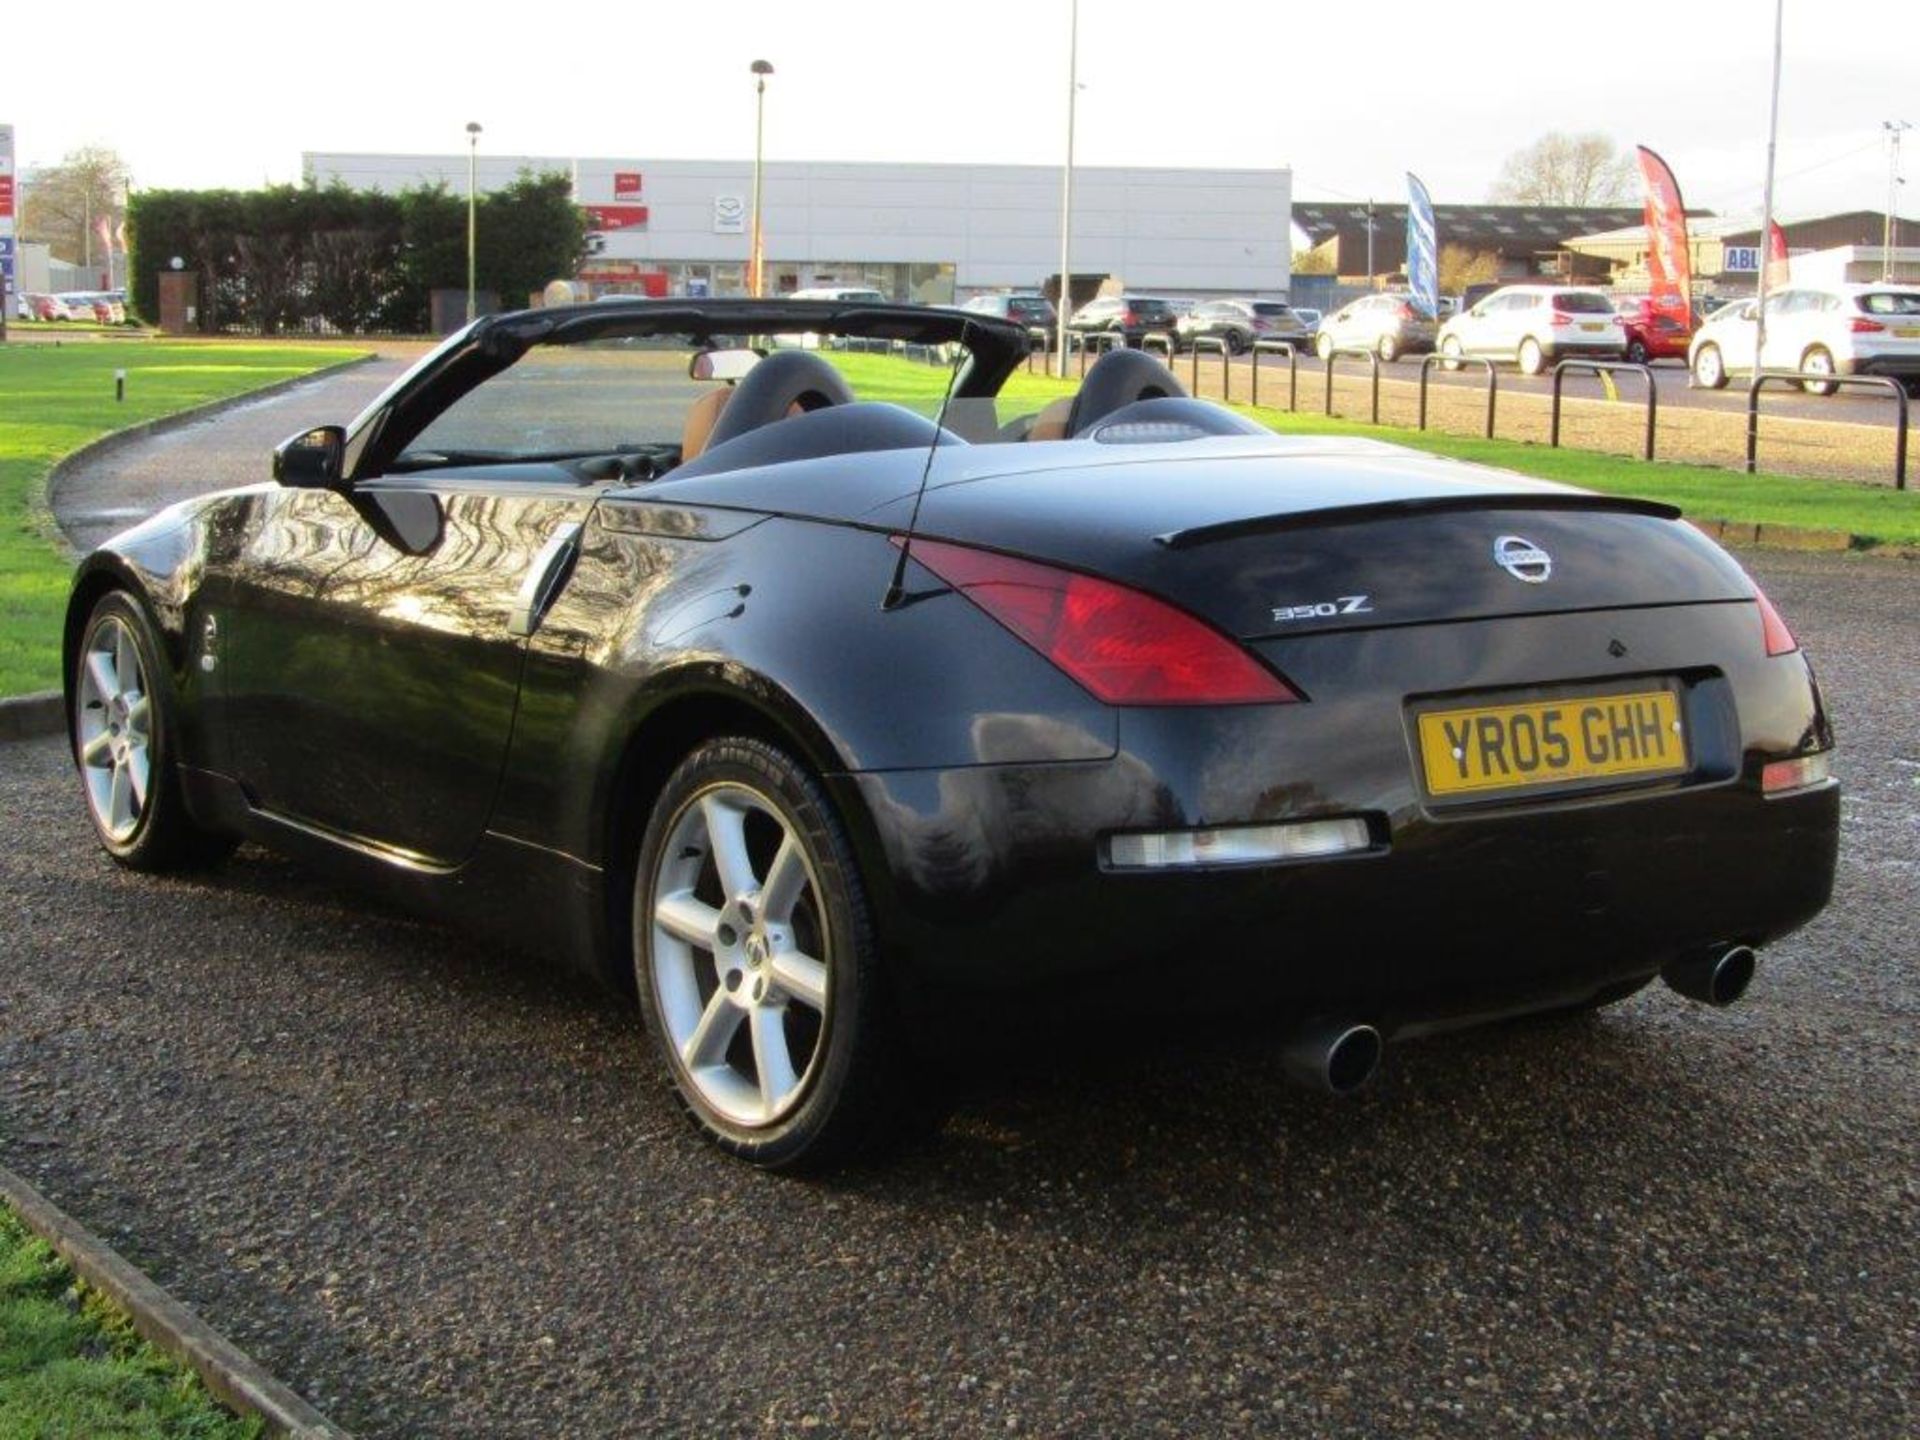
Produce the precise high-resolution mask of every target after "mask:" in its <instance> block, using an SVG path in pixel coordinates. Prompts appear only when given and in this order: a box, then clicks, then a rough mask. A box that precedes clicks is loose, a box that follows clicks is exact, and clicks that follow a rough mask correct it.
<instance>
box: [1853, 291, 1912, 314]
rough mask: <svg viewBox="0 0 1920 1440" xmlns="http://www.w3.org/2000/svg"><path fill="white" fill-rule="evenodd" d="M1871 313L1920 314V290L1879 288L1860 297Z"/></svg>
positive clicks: (1863, 308)
mask: <svg viewBox="0 0 1920 1440" xmlns="http://www.w3.org/2000/svg"><path fill="white" fill-rule="evenodd" d="M1860 308H1861V309H1862V310H1864V311H1866V312H1867V314H1869V315H1920V291H1899V290H1877V291H1875V292H1874V293H1873V294H1871V295H1862V296H1861V297H1860Z"/></svg>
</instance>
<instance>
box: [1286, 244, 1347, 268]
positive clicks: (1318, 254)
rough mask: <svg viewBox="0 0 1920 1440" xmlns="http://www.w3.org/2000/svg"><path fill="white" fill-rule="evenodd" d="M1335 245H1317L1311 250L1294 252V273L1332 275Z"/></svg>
mask: <svg viewBox="0 0 1920 1440" xmlns="http://www.w3.org/2000/svg"><path fill="white" fill-rule="evenodd" d="M1337 248H1338V247H1337V246H1334V245H1316V246H1315V247H1314V248H1313V249H1311V250H1296V251H1294V252H1293V273H1294V274H1296V275H1331V274H1333V272H1334V268H1335V261H1334V252H1335V250H1336V249H1337Z"/></svg>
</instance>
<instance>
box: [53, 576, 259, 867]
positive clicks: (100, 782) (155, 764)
mask: <svg viewBox="0 0 1920 1440" xmlns="http://www.w3.org/2000/svg"><path fill="white" fill-rule="evenodd" d="M165 653H166V652H165V651H164V650H163V649H162V647H161V644H160V639H159V636H158V635H157V634H155V632H154V628H153V622H152V621H151V620H149V619H148V618H147V614H146V611H145V610H144V609H142V608H141V606H140V604H139V602H138V601H137V600H135V599H134V597H133V596H132V595H130V594H128V593H127V592H126V591H124V590H109V591H108V592H107V593H106V594H105V595H102V596H101V597H100V599H99V601H98V602H97V603H96V604H95V605H94V607H93V613H92V614H90V615H89V616H88V617H87V623H86V628H85V629H83V630H82V631H81V632H80V644H79V646H78V647H77V648H76V649H75V651H74V661H73V670H74V673H73V690H72V695H73V703H72V714H71V717H70V723H69V731H68V734H69V739H70V742H71V744H72V749H73V761H74V764H75V766H76V767H78V769H79V771H80V783H81V787H82V789H83V790H84V791H85V792H86V800H87V817H88V818H89V819H90V820H91V821H92V822H93V829H94V834H95V835H96V836H98V837H99V840H100V844H101V846H102V847H103V848H104V849H105V850H106V852H107V853H108V854H109V855H111V856H112V857H113V858H114V859H115V860H117V861H118V862H119V863H120V864H122V865H124V866H126V867H127V868H128V869H129V870H144V871H151V872H161V871H168V870H190V869H196V868H199V867H201V866H205V865H211V864H215V863H217V862H219V861H220V860H223V859H225V858H226V857H227V856H228V855H230V854H232V853H233V848H234V846H235V845H237V844H238V843H239V841H238V839H237V838H236V837H234V836H231V835H226V834H220V833H217V832H214V831H210V830H208V829H206V828H204V827H203V826H201V825H200V824H199V823H198V822H196V821H195V820H194V818H193V816H192V815H191V814H190V813H189V812H188V810H187V804H186V800H185V798H184V796H183V795H182V794H181V790H180V774H179V771H178V769H177V768H176V766H175V763H174V762H175V755H174V744H175V737H176V736H177V735H178V733H179V710H178V706H177V704H176V703H175V700H174V697H173V686H172V682H171V680H170V678H169V676H168V673H167V669H166V664H165V660H164V656H165Z"/></svg>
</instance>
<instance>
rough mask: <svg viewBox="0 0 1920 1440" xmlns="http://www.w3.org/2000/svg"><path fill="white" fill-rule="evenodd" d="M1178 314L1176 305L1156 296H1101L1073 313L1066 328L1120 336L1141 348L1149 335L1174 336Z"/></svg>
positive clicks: (1077, 332) (1074, 330)
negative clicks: (1174, 310)
mask: <svg viewBox="0 0 1920 1440" xmlns="http://www.w3.org/2000/svg"><path fill="white" fill-rule="evenodd" d="M1176 323H1177V317H1176V316H1175V315H1174V312H1173V306H1172V305H1170V304H1169V303H1168V302H1167V301H1165V300H1163V299H1161V298H1160V297H1159V296H1156V295H1102V296H1099V297H1097V298H1095V299H1092V300H1089V301H1088V302H1087V303H1086V304H1084V305H1082V306H1081V307H1080V308H1079V309H1078V310H1076V311H1074V312H1073V316H1072V318H1071V319H1069V320H1068V321H1067V329H1069V330H1071V331H1073V332H1074V333H1075V334H1076V335H1095V334H1107V335H1119V336H1121V337H1123V341H1124V343H1125V344H1127V345H1129V346H1132V347H1135V348H1138V346H1139V344H1140V342H1141V340H1142V339H1143V338H1145V337H1146V336H1147V335H1148V334H1150V333H1152V332H1154V331H1158V332H1160V333H1161V334H1164V335H1168V336H1171V335H1172V334H1173V330H1174V325H1175V324H1176Z"/></svg>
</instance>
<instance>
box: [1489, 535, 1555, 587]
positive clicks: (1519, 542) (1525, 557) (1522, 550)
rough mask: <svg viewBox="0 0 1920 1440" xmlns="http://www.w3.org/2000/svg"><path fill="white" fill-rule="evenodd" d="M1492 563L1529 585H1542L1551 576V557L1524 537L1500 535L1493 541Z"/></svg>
mask: <svg viewBox="0 0 1920 1440" xmlns="http://www.w3.org/2000/svg"><path fill="white" fill-rule="evenodd" d="M1493 561H1494V563H1495V564H1496V565H1498V566H1499V567H1500V568H1501V569H1502V570H1505V571H1506V572H1507V573H1508V574H1509V575H1511V576H1513V578H1514V579H1516V580H1524V581H1526V582H1527V584H1529V585H1544V584H1546V583H1547V577H1548V576H1549V575H1551V574H1553V557H1552V556H1551V555H1549V554H1548V553H1547V552H1546V551H1544V550H1542V549H1541V548H1540V547H1539V546H1538V545H1536V544H1534V543H1533V542H1532V541H1531V540H1529V539H1527V537H1526V536H1524V535H1502V536H1501V537H1500V538H1499V539H1498V540H1496V541H1494V542H1493Z"/></svg>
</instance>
